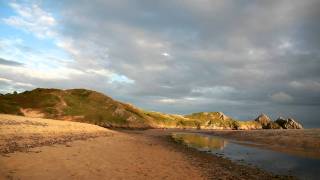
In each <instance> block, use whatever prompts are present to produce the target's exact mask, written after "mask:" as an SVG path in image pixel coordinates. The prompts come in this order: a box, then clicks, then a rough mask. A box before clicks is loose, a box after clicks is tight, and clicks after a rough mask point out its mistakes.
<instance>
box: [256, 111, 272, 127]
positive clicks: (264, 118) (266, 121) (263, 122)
mask: <svg viewBox="0 0 320 180" xmlns="http://www.w3.org/2000/svg"><path fill="white" fill-rule="evenodd" d="M255 121H256V122H259V123H260V124H261V125H262V128H263V129H268V128H267V127H268V124H270V122H271V119H270V118H269V117H268V116H267V115H265V114H260V115H259V116H258V117H257V118H256V119H255Z"/></svg>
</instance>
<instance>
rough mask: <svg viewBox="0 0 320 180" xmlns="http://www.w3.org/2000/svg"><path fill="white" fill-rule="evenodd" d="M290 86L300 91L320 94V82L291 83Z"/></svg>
mask: <svg viewBox="0 0 320 180" xmlns="http://www.w3.org/2000/svg"><path fill="white" fill-rule="evenodd" d="M289 85H290V86H291V87H293V88H295V89H298V90H308V91H314V92H320V83H319V82H318V81H312V80H306V81H291V82H290V83H289Z"/></svg>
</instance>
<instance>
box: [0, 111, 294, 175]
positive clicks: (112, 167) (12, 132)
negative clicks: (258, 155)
mask: <svg viewBox="0 0 320 180" xmlns="http://www.w3.org/2000/svg"><path fill="white" fill-rule="evenodd" d="M0 122H1V123H0V130H1V134H0V140H1V141H0V142H1V144H0V145H2V146H5V145H6V144H5V143H8V142H10V141H11V142H13V143H14V144H18V146H17V147H23V148H25V149H19V148H13V149H11V150H12V151H14V152H11V151H4V152H3V153H2V156H0V166H1V167H2V168H1V169H0V179H47V178H48V177H49V178H51V179H110V178H114V179H294V178H293V177H291V176H278V175H274V174H271V173H268V172H265V171H263V170H260V169H258V168H255V167H251V166H247V165H240V164H237V163H235V162H232V161H231V160H228V159H225V158H222V157H218V156H215V155H211V154H208V153H204V152H200V151H197V150H195V149H192V148H188V147H186V146H183V145H180V144H177V143H175V142H174V141H173V140H172V139H171V138H170V137H168V135H169V133H170V132H172V130H161V129H157V130H155V129H151V130H117V131H114V130H108V129H105V128H101V127H98V126H94V125H90V124H85V123H76V122H65V121H57V120H48V119H39V118H26V117H18V116H7V115H6V116H4V115H2V116H0ZM8 122H9V123H8ZM39 123H42V124H39ZM181 131H183V130H181ZM35 132H36V133H35ZM35 135H36V136H35ZM93 135H95V136H93ZM10 137H18V138H16V139H15V138H10ZM35 137H37V138H35ZM79 137H80V138H79ZM5 138H7V139H5Z"/></svg>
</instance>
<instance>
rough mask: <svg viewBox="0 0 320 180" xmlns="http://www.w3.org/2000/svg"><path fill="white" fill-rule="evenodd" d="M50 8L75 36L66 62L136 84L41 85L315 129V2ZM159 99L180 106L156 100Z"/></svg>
mask: <svg viewBox="0 0 320 180" xmlns="http://www.w3.org/2000/svg"><path fill="white" fill-rule="evenodd" d="M50 5H51V6H54V7H55V8H56V9H57V10H58V13H59V16H60V18H59V19H58V20H57V24H58V25H59V26H61V27H62V28H59V29H58V30H59V31H58V32H57V34H59V37H60V38H61V39H62V40H70V39H71V40H72V41H71V42H72V46H73V48H74V49H76V50H77V51H78V53H73V52H71V51H70V53H71V54H70V55H71V56H72V57H73V58H74V59H75V62H70V63H68V64H67V65H68V66H69V67H70V68H75V69H78V70H81V71H83V72H86V70H88V69H96V70H97V69H102V68H104V69H107V70H108V71H112V72H114V73H117V74H119V75H125V76H126V77H128V78H129V79H132V80H134V83H133V84H123V83H108V80H107V79H106V78H104V77H98V76H92V75H90V74H88V73H85V74H81V75H73V76H72V78H71V79H70V80H64V81H59V80H52V81H38V82H37V85H39V86H42V87H52V86H55V87H59V88H74V87H85V88H92V89H95V90H99V91H102V92H105V93H107V94H108V95H111V96H113V97H115V98H117V99H119V100H123V101H127V102H130V103H133V104H136V105H138V106H140V107H142V108H146V109H149V110H156V111H165V112H170V113H190V112H195V111H224V112H225V113H227V114H230V115H232V116H234V117H237V118H240V119H250V118H254V117H253V116H256V115H258V114H259V113H261V112H265V113H270V114H271V116H272V117H274V118H275V117H276V116H278V115H281V113H283V115H290V116H294V117H296V118H297V119H301V121H303V122H306V123H307V124H309V125H310V126H311V125H317V126H320V122H319V120H316V119H317V118H316V117H319V116H320V112H316V111H315V110H316V109H317V108H320V103H319V102H320V96H319V92H318V91H315V89H317V87H318V84H319V83H320V73H319V72H320V54H319V52H320V44H319V42H320V40H319V37H320V30H319V27H320V25H319V23H317V22H318V19H319V18H320V15H319V12H320V11H319V2H318V1H316V0H306V1H300V0H294V1H291V0H282V1H278V0H270V1H247V0H242V1H235V0H226V1H208V0H201V1H191V0H190V1H189V0H187V1H157V2H155V1H144V0H136V1H131V0H130V1H129V0H127V1H111V0H110V1H105V0H104V1H102V0H101V1H99V0H97V1H77V2H75V1H63V2H59V4H56V3H55V4H50ZM283 44H287V45H283ZM163 53H168V54H170V56H163V55H162V54H163ZM25 81H26V82H29V83H34V82H33V80H32V79H27V80H25ZM292 82H296V83H292ZM219 87H220V89H219ZM223 87H228V88H223ZM304 87H307V88H304ZM195 89H198V91H195ZM201 89H202V90H201ZM230 89H232V90H230ZM281 92H282V93H281ZM279 93H280V94H279ZM284 94H286V95H287V96H286V95H284ZM272 97H273V98H272ZM288 97H292V98H288ZM161 99H171V100H172V101H168V102H173V100H175V102H176V103H169V104H166V103H159V100H161ZM289 99H290V100H289Z"/></svg>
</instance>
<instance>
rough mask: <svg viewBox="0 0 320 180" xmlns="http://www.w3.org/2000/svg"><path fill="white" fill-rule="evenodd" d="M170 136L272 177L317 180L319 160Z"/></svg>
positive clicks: (208, 139) (194, 136) (193, 136)
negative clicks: (282, 176)
mask: <svg viewBox="0 0 320 180" xmlns="http://www.w3.org/2000/svg"><path fill="white" fill-rule="evenodd" d="M172 137H173V138H174V139H175V140H176V141H177V142H180V143H182V144H185V145H187V146H189V147H192V148H196V149H198V150H200V151H206V152H208V153H211V154H214V155H217V156H223V157H225V158H228V159H230V160H232V161H235V162H237V163H240V164H248V165H254V166H257V167H259V168H261V169H263V170H266V171H269V172H273V173H275V174H282V175H293V176H296V177H298V178H299V179H319V175H320V159H313V158H306V157H300V156H294V155H289V154H285V153H281V152H276V151H272V150H267V149H262V148H259V147H255V146H250V145H249V144H248V145H246V144H244V143H242V142H237V141H233V140H228V139H224V138H221V137H217V136H212V135H206V134H201V133H174V134H172Z"/></svg>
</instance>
